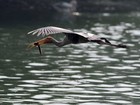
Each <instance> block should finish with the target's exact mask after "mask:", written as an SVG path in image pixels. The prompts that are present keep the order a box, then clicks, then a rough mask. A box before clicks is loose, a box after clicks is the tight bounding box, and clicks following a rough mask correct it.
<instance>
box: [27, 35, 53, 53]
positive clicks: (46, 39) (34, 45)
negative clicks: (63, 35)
mask: <svg viewBox="0 0 140 105" xmlns="http://www.w3.org/2000/svg"><path fill="white" fill-rule="evenodd" d="M47 43H52V40H51V38H50V37H48V38H44V39H41V40H38V41H35V42H33V43H30V44H29V45H28V47H27V48H29V49H31V48H34V47H38V49H39V52H40V54H41V48H40V46H41V45H43V44H47Z"/></svg>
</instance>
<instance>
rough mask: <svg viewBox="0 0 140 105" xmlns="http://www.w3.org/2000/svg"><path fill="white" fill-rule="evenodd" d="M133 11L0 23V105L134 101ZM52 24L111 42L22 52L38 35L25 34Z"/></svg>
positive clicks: (138, 88)
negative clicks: (70, 19)
mask: <svg viewBox="0 0 140 105" xmlns="http://www.w3.org/2000/svg"><path fill="white" fill-rule="evenodd" d="M139 23H140V17H139V14H138V13H136V14H113V15H112V14H98V15H82V16H79V17H76V19H75V20H73V22H71V23H67V22H62V21H54V20H53V19H52V20H49V21H46V22H33V23H28V22H27V23H24V24H16V23H15V24H9V25H1V26H0V104H1V105H11V104H12V105H139V104H140V46H139V44H140V25H139ZM48 25H55V26H60V27H65V28H70V29H85V30H88V31H90V32H91V33H96V34H97V35H99V36H102V37H106V38H108V39H110V40H111V42H112V43H119V42H121V43H124V44H127V45H128V46H129V47H130V48H129V49H127V50H126V49H115V48H112V47H108V46H101V45H97V44H94V43H86V44H79V45H67V46H64V47H62V48H57V47H56V46H54V45H45V46H43V47H42V50H43V55H42V56H40V55H39V52H38V49H37V48H35V49H32V50H27V49H26V47H27V45H28V44H29V43H30V42H33V41H35V40H37V39H39V38H36V37H34V36H29V35H27V34H26V33H27V32H28V31H31V30H33V29H35V28H39V27H43V26H48Z"/></svg>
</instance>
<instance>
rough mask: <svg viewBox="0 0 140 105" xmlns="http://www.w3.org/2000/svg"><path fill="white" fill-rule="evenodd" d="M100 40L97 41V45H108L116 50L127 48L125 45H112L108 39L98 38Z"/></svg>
mask: <svg viewBox="0 0 140 105" xmlns="http://www.w3.org/2000/svg"><path fill="white" fill-rule="evenodd" d="M100 39H101V40H99V41H98V42H97V43H98V44H106V45H110V46H114V47H117V48H128V47H127V46H126V45H123V44H112V43H111V42H110V41H109V40H108V39H106V38H100Z"/></svg>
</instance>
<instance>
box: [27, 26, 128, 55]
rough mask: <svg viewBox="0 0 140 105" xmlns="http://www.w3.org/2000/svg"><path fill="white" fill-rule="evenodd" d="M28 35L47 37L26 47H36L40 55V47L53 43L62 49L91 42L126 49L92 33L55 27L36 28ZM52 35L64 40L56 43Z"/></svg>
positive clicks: (124, 46)
mask: <svg viewBox="0 0 140 105" xmlns="http://www.w3.org/2000/svg"><path fill="white" fill-rule="evenodd" d="M28 34H32V35H37V36H40V35H42V36H43V37H45V36H47V37H45V38H43V39H41V40H38V41H35V42H33V43H31V44H29V46H28V47H29V48H33V47H36V46H38V48H39V51H40V54H41V48H40V45H43V44H49V43H53V44H55V45H56V46H58V47H62V46H65V45H68V44H79V43H87V42H93V43H97V44H103V45H109V46H114V47H117V48H127V46H126V45H123V44H112V43H111V42H110V41H109V40H108V39H106V38H104V37H99V36H97V35H94V34H92V33H88V32H77V31H72V30H69V29H64V28H60V27H55V26H48V27H42V28H38V29H35V30H33V31H30V32H28ZM54 34H58V35H59V34H64V35H65V38H64V39H63V40H62V41H58V40H56V39H55V38H53V37H52V35H54Z"/></svg>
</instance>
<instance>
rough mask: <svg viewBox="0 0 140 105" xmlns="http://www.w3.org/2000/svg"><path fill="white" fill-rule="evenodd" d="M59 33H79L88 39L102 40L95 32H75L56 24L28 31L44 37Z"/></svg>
mask: <svg viewBox="0 0 140 105" xmlns="http://www.w3.org/2000/svg"><path fill="white" fill-rule="evenodd" d="M59 33H64V34H68V35H73V34H74V35H79V36H82V37H84V38H86V39H88V40H89V41H91V40H100V37H98V36H96V35H94V34H91V33H88V32H75V31H71V30H68V29H64V28H59V27H54V26H48V27H43V28H38V29H36V30H33V31H30V32H28V34H32V35H37V36H40V35H42V36H43V37H44V36H47V35H54V34H59Z"/></svg>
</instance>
